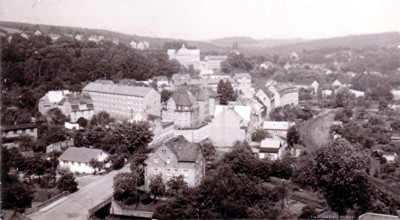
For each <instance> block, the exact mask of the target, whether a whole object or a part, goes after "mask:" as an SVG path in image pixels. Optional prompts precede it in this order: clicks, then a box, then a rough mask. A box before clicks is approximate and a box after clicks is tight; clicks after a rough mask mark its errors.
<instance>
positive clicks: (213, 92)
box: [207, 88, 219, 98]
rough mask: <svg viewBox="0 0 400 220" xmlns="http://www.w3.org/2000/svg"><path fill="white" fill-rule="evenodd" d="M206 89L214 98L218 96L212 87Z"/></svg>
mask: <svg viewBox="0 0 400 220" xmlns="http://www.w3.org/2000/svg"><path fill="white" fill-rule="evenodd" d="M207 90H208V92H209V94H210V97H212V98H216V97H218V96H219V95H218V93H217V92H216V91H214V90H213V89H211V88H207Z"/></svg>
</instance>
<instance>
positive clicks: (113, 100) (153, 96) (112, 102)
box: [83, 81, 161, 119]
mask: <svg viewBox="0 0 400 220" xmlns="http://www.w3.org/2000/svg"><path fill="white" fill-rule="evenodd" d="M83 91H84V92H87V93H89V94H90V96H91V98H92V100H93V104H94V112H95V114H97V113H98V112H101V111H106V112H108V113H109V114H110V115H111V116H112V117H115V118H117V119H130V118H133V116H134V115H136V114H138V113H143V114H146V115H155V116H160V115H161V96H160V94H159V93H158V92H157V91H156V90H154V89H153V88H150V87H139V86H129V85H119V84H114V83H113V82H112V81H95V82H91V83H89V84H88V85H86V86H85V87H84V88H83Z"/></svg>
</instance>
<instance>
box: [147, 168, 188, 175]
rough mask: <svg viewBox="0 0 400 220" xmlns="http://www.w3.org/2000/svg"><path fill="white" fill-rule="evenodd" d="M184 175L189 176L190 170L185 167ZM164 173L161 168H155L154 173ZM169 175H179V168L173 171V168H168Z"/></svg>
mask: <svg viewBox="0 0 400 220" xmlns="http://www.w3.org/2000/svg"><path fill="white" fill-rule="evenodd" d="M182 171H183V176H184V177H188V176H189V170H188V169H183V170H182ZM159 174H162V172H161V170H158V169H157V168H155V169H154V171H153V175H159ZM166 175H167V176H178V175H179V171H178V169H174V170H172V171H171V169H167V173H166Z"/></svg>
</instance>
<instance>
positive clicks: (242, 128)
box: [210, 108, 248, 147]
mask: <svg viewBox="0 0 400 220" xmlns="http://www.w3.org/2000/svg"><path fill="white" fill-rule="evenodd" d="M247 123H248V121H247V122H246V120H245V119H243V118H242V117H241V116H240V115H239V114H238V113H237V112H236V111H235V110H234V109H233V108H226V109H223V110H222V111H221V112H220V113H219V114H217V115H215V117H214V118H213V119H212V121H211V136H210V139H211V140H212V142H213V144H214V146H220V147H231V146H233V143H234V142H235V141H243V140H245V139H246V134H247V126H248V124H247Z"/></svg>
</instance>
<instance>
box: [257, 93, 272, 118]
mask: <svg viewBox="0 0 400 220" xmlns="http://www.w3.org/2000/svg"><path fill="white" fill-rule="evenodd" d="M274 95H275V94H274V93H273V92H271V91H269V90H268V89H267V88H261V89H260V90H258V92H257V93H256V94H255V97H256V99H257V100H258V101H259V102H260V103H261V104H263V105H264V111H265V116H266V117H268V116H269V113H270V112H271V110H272V109H273V108H274V107H275V98H274Z"/></svg>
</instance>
